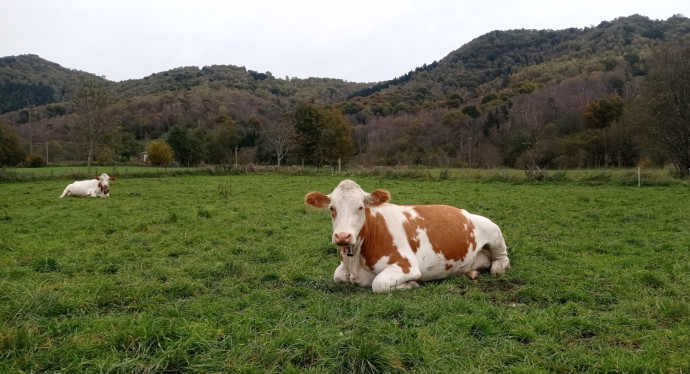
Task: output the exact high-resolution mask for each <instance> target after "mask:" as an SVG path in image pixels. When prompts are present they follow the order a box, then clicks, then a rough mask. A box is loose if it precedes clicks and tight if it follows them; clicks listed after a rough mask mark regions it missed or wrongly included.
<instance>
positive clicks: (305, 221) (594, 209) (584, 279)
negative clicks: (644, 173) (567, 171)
mask: <svg viewBox="0 0 690 374" xmlns="http://www.w3.org/2000/svg"><path fill="white" fill-rule="evenodd" d="M348 177H350V178H352V179H354V180H356V181H357V182H358V183H359V184H360V185H361V186H362V188H364V189H365V190H366V191H368V192H371V191H372V190H374V189H376V188H385V189H388V190H389V191H390V192H391V195H392V202H393V203H397V204H427V203H434V204H435V203H439V204H449V205H454V206H457V207H461V208H464V209H466V210H468V211H470V212H472V213H477V214H481V215H484V216H486V217H489V218H491V219H492V220H493V221H494V222H496V223H497V224H498V225H499V226H501V229H502V230H503V233H504V236H505V238H506V242H507V244H508V246H509V248H510V251H509V255H510V259H511V264H512V267H511V268H510V269H509V270H508V272H507V273H506V274H505V275H504V276H499V277H492V276H490V275H488V274H482V275H480V276H479V278H478V279H477V280H474V281H473V280H469V279H467V278H465V277H462V276H459V277H455V278H451V279H447V280H444V281H437V282H427V283H423V284H422V285H421V287H420V288H418V289H414V290H406V291H400V292H394V293H391V294H373V293H372V292H371V289H369V288H361V287H357V286H354V285H342V284H336V283H334V282H333V280H332V276H333V271H334V269H335V268H336V266H337V265H338V255H337V250H336V248H335V247H334V246H333V245H331V244H330V235H331V223H330V215H329V213H328V212H323V211H316V210H314V209H311V208H308V207H306V206H305V204H304V202H303V198H304V195H305V193H307V192H309V191H312V190H319V191H321V192H325V193H330V191H332V189H333V188H334V187H335V186H336V185H337V183H338V182H339V181H340V180H341V179H345V178H348ZM72 181H73V179H67V178H66V179H59V180H36V181H21V182H11V183H9V182H3V183H0V372H19V373H21V372H26V373H30V372H33V373H40V372H60V373H192V372H199V373H208V372H210V373H213V372H217V373H224V372H240V373H244V372H246V373H251V372H256V373H266V372H269V373H271V372H273V373H281V372H282V373H289V372H295V373H296V372H310V373H491V372H495V373H503V372H564V373H568V372H622V373H660V372H664V373H687V372H688V371H690V189H689V188H688V186H687V185H682V184H678V185H670V186H652V187H641V188H638V187H625V186H620V185H615V186H614V185H607V184H600V185H582V184H576V183H552V184H550V183H521V184H516V183H510V182H505V181H501V180H493V181H477V180H465V179H461V178H450V179H444V180H440V179H438V178H436V179H435V178H431V179H430V180H426V179H425V178H408V179H406V178H387V177H386V176H348V175H330V173H329V174H328V175H309V176H300V175H285V174H268V173H255V174H242V175H223V176H217V175H216V176H213V175H181V176H174V177H159V176H155V177H149V178H127V177H123V176H118V179H117V180H116V181H115V182H112V183H111V185H110V188H111V192H110V193H111V197H110V198H64V199H58V198H57V197H58V196H59V195H60V193H61V192H62V190H63V189H64V187H65V186H66V185H67V184H68V183H71V182H72Z"/></svg>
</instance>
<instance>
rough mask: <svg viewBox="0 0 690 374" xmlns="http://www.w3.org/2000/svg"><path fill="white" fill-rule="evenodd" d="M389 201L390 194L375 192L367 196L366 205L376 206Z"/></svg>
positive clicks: (384, 191) (381, 191)
mask: <svg viewBox="0 0 690 374" xmlns="http://www.w3.org/2000/svg"><path fill="white" fill-rule="evenodd" d="M389 201H391V193H390V192H388V191H386V190H380V189H379V190H376V191H374V192H372V193H370V194H369V197H368V199H367V203H368V204H369V205H370V206H377V205H381V204H383V203H387V202H389Z"/></svg>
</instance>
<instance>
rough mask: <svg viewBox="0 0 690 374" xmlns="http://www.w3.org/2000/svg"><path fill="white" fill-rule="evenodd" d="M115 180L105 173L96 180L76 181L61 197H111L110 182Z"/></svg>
mask: <svg viewBox="0 0 690 374" xmlns="http://www.w3.org/2000/svg"><path fill="white" fill-rule="evenodd" d="M111 180H115V178H113V177H110V176H108V174H106V173H103V174H101V175H100V176H98V177H96V178H94V179H87V180H83V181H75V182H74V183H71V184H68V185H67V187H65V190H64V191H62V195H60V197H61V198H62V197H65V196H88V197H109V196H110V185H109V182H110V181H111Z"/></svg>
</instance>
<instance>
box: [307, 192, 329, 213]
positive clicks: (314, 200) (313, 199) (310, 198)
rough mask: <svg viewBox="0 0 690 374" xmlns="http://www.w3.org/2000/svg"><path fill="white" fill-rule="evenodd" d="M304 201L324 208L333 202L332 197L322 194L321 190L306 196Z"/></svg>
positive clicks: (315, 206)
mask: <svg viewBox="0 0 690 374" xmlns="http://www.w3.org/2000/svg"><path fill="white" fill-rule="evenodd" d="M304 202H305V203H307V204H309V205H311V206H313V207H314V208H320V209H324V208H326V207H328V204H330V203H331V198H330V197H328V196H326V195H324V194H322V193H321V192H317V191H312V192H309V193H308V194H307V195H306V196H304Z"/></svg>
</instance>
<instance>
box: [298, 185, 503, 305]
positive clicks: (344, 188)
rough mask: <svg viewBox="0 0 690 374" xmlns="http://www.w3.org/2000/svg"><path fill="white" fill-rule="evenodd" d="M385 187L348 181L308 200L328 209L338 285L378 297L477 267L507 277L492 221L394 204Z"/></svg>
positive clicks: (452, 211)
mask: <svg viewBox="0 0 690 374" xmlns="http://www.w3.org/2000/svg"><path fill="white" fill-rule="evenodd" d="M388 201H390V193H389V192H388V191H386V190H376V191H374V192H372V193H366V192H364V191H363V190H362V189H361V188H360V187H359V185H357V183H355V182H353V181H351V180H344V181H342V182H340V184H339V185H338V187H336V189H335V190H333V192H331V194H329V195H324V194H322V193H320V192H310V193H308V194H307V195H306V196H305V202H306V203H307V204H309V205H311V206H314V207H316V208H322V209H326V208H328V209H330V211H331V217H332V218H333V235H332V241H333V243H334V244H336V245H338V246H339V247H340V266H338V268H337V269H336V270H335V274H334V275H333V278H334V280H335V281H336V282H340V283H354V284H357V285H360V286H363V287H369V286H371V288H372V290H373V291H374V292H387V291H391V290H394V289H406V288H414V287H418V284H417V282H416V281H427V280H433V279H443V278H447V277H449V276H451V275H454V274H465V275H466V276H468V277H469V278H472V279H474V278H475V277H477V275H478V272H477V271H478V270H481V269H491V274H503V273H504V272H505V271H506V269H507V268H508V267H510V261H509V260H508V253H507V248H506V244H505V241H504V240H503V235H502V234H501V230H500V229H499V228H498V226H497V225H496V224H495V223H493V222H491V221H490V220H489V219H488V218H485V217H482V216H478V215H475V214H470V213H468V212H466V211H465V210H461V209H458V208H455V207H452V206H448V205H394V204H389V203H388Z"/></svg>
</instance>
